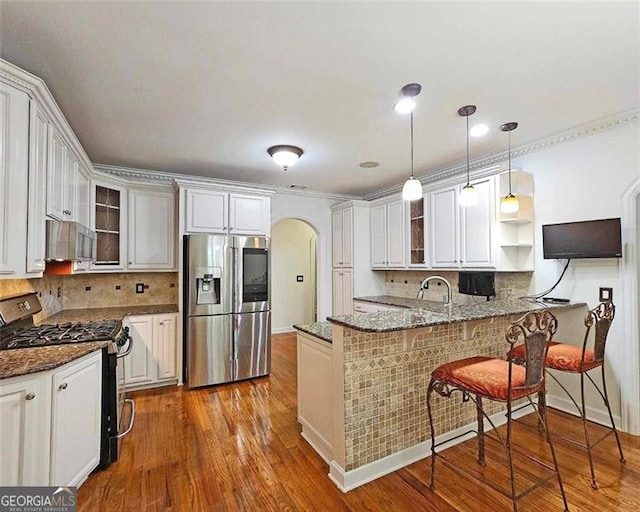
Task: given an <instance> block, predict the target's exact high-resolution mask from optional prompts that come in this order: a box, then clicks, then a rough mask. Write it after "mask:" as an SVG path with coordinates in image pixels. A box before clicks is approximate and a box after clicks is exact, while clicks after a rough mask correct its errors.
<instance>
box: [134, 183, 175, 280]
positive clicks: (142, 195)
mask: <svg viewBox="0 0 640 512" xmlns="http://www.w3.org/2000/svg"><path fill="white" fill-rule="evenodd" d="M173 211H174V194H173V192H157V191H146V190H129V245H128V247H129V259H128V262H129V263H128V268H129V269H133V270H143V269H144V270H154V269H167V270H171V269H173V268H174V267H175V258H174V254H175V240H174V238H175V237H174V223H175V219H174V213H173Z"/></svg>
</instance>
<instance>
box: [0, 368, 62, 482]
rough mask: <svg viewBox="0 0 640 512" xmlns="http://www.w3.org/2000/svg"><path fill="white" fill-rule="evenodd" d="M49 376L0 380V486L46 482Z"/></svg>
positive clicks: (47, 465) (38, 375)
mask: <svg viewBox="0 0 640 512" xmlns="http://www.w3.org/2000/svg"><path fill="white" fill-rule="evenodd" d="M50 396H51V379H50V378H49V379H47V378H43V376H42V375H41V374H39V373H36V374H31V375H26V376H24V377H14V378H12V379H6V380H5V381H0V432H2V435H0V486H9V485H10V486H26V485H49V435H50V418H51V399H50Z"/></svg>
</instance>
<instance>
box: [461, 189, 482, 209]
mask: <svg viewBox="0 0 640 512" xmlns="http://www.w3.org/2000/svg"><path fill="white" fill-rule="evenodd" d="M458 202H459V203H460V205H461V206H464V207H467V206H473V205H476V204H478V192H477V191H476V189H475V188H473V185H469V184H468V183H467V184H466V185H465V186H464V187H462V190H461V191H460V195H459V196H458Z"/></svg>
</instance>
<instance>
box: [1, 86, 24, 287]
mask: <svg viewBox="0 0 640 512" xmlns="http://www.w3.org/2000/svg"><path fill="white" fill-rule="evenodd" d="M28 159H29V97H28V96H27V95H26V94H25V93H23V92H21V91H18V90H17V89H15V88H13V87H11V86H10V85H7V84H5V83H3V82H0V203H1V206H0V277H4V278H16V277H22V276H24V275H25V270H26V265H25V263H26V247H27V216H26V212H27V188H28V165H29V163H28Z"/></svg>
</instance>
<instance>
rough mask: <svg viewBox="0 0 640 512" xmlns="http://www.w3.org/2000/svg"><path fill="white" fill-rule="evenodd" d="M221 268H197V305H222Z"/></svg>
mask: <svg viewBox="0 0 640 512" xmlns="http://www.w3.org/2000/svg"><path fill="white" fill-rule="evenodd" d="M221 274H222V272H221V268H220V267H198V268H196V275H195V280H196V304H220V277H221Z"/></svg>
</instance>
